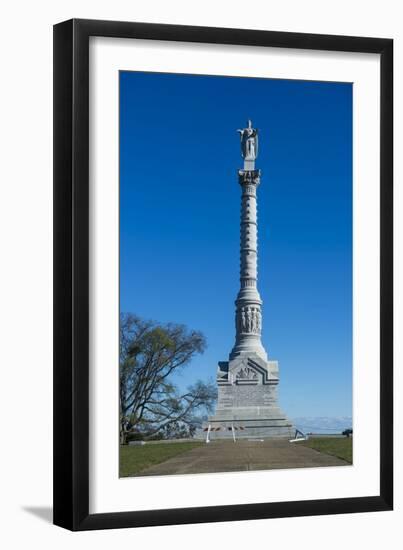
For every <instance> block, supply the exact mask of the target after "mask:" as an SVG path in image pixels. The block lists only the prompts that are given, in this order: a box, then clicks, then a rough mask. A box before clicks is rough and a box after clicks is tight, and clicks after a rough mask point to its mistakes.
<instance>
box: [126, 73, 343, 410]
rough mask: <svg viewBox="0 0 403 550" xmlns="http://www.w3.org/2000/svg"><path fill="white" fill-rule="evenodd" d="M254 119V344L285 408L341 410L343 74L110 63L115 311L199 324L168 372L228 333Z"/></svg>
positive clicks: (210, 372)
mask: <svg viewBox="0 0 403 550" xmlns="http://www.w3.org/2000/svg"><path fill="white" fill-rule="evenodd" d="M248 118H251V119H252V121H253V123H254V125H255V126H256V127H258V128H259V130H260V134H259V138H260V142H259V146H260V151H259V158H258V160H257V167H259V168H261V170H262V180H261V185H260V187H259V189H258V216H259V220H258V223H259V225H258V231H259V265H258V269H259V280H258V287H259V291H260V294H261V297H262V299H263V302H264V303H263V335H262V337H263V343H264V346H265V348H266V351H267V352H268V354H269V357H270V358H272V359H275V360H278V361H279V365H280V386H279V396H280V404H281V406H282V407H283V408H284V409H285V411H286V412H287V414H288V415H289V416H290V417H295V416H351V399H352V397H351V393H352V85H351V84H348V83H324V82H305V81H292V80H270V79H254V78H237V77H236V78H228V77H217V76H193V75H172V74H156V73H136V72H121V73H120V281H121V286H120V300H121V311H124V312H129V311H130V312H133V313H136V314H138V315H140V316H142V317H145V318H151V319H154V320H157V321H160V322H168V321H172V322H177V323H184V324H186V325H188V326H189V327H191V328H194V329H199V330H201V331H202V332H203V333H204V334H205V336H206V338H207V342H208V349H207V350H206V352H205V353H204V354H203V355H201V356H198V357H197V358H195V360H194V361H193V362H192V364H191V365H190V366H189V367H187V368H186V370H185V371H184V372H183V374H182V375H181V376H180V378H179V379H178V382H179V384H180V385H183V386H186V385H187V384H189V383H192V382H193V381H194V380H196V379H198V378H202V379H208V378H213V379H214V378H215V373H216V368H217V362H218V361H222V360H227V359H228V354H229V352H230V350H231V348H232V346H233V344H234V336H235V328H234V300H235V298H236V294H237V292H238V289H239V213H240V191H241V190H240V187H239V185H238V181H237V169H238V168H241V166H242V159H241V156H240V146H239V136H238V134H237V133H236V129H237V128H240V127H243V126H245V124H246V122H247V119H248Z"/></svg>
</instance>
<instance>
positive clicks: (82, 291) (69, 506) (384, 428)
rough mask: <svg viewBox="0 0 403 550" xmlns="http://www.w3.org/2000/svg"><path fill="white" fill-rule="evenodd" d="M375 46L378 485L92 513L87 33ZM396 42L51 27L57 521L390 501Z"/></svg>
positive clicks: (271, 513) (336, 507)
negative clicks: (294, 497)
mask: <svg viewBox="0 0 403 550" xmlns="http://www.w3.org/2000/svg"><path fill="white" fill-rule="evenodd" d="M91 36H102V37H118V38H137V39H147V40H169V41H181V42H198V43H213V44H233V45H243V46H248V45H249V46H263V47H278V48H297V49H309V50H327V51H343V52H364V53H377V54H380V57H381V69H380V70H381V75H380V85H381V90H380V93H381V105H380V107H381V117H380V118H381V121H380V141H381V147H380V195H381V196H380V210H381V211H380V215H381V224H380V232H381V234H380V239H381V241H380V242H381V257H380V281H381V285H380V343H381V346H380V421H381V430H380V491H379V494H378V495H373V496H366V497H355V498H341V499H327V500H308V501H293V502H278V503H256V504H240V505H229V506H211V507H198V508H180V509H177V508H176V509H165V510H151V511H132V512H116V513H105V514H90V513H89V206H90V205H89V179H88V176H89V158H88V156H89V38H90V37H91ZM392 166H393V40H391V39H385V38H361V37H349V36H327V35H314V34H300V33H290V32H270V31H257V30H243V29H224V28H208V27H191V26H178V25H160V24H148V23H126V22H115V21H96V20H80V19H73V20H69V21H65V22H63V23H59V24H57V25H55V26H54V523H55V524H56V525H59V526H61V527H65V528H67V529H71V530H74V531H77V530H90V529H106V528H120V527H140V526H152V525H169V524H184V523H203V522H217V521H234V520H248V519H260V518H277V517H293V516H306V515H323V514H341V513H343V514H344V513H353V512H371V511H381V510H391V509H392V507H393V362H392V360H393V356H392V350H393V167H392Z"/></svg>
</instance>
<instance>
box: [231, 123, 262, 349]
mask: <svg viewBox="0 0 403 550" xmlns="http://www.w3.org/2000/svg"><path fill="white" fill-rule="evenodd" d="M238 132H239V133H240V134H241V153H242V157H243V159H244V166H243V169H242V170H238V178H239V184H240V185H241V188H242V197H241V243H240V244H241V251H240V260H241V266H240V290H239V292H238V296H237V299H236V301H235V305H236V312H235V328H236V337H235V346H234V348H233V350H232V351H231V353H230V359H234V358H235V357H237V356H238V355H240V354H242V353H251V352H252V353H253V352H254V353H257V354H258V355H259V356H260V357H262V359H267V354H266V351H265V350H264V348H263V345H262V342H261V330H262V300H261V298H260V295H259V292H258V289H257V188H258V186H259V184H260V175H261V173H260V170H256V169H255V160H256V158H257V154H258V131H257V130H256V129H255V128H252V122H251V121H250V120H249V121H248V127H247V128H244V129H242V130H238Z"/></svg>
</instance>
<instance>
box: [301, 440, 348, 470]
mask: <svg viewBox="0 0 403 550" xmlns="http://www.w3.org/2000/svg"><path fill="white" fill-rule="evenodd" d="M297 445H306V446H307V447H311V449H316V450H317V451H319V452H321V453H326V454H328V455H333V456H337V457H338V458H342V459H343V460H345V461H346V462H349V463H350V464H352V462H353V438H352V437H312V438H310V439H308V440H307V441H304V442H301V443H298V444H297Z"/></svg>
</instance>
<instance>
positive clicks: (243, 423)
mask: <svg viewBox="0 0 403 550" xmlns="http://www.w3.org/2000/svg"><path fill="white" fill-rule="evenodd" d="M260 412H261V413H262V411H260ZM255 414H256V413H255ZM209 426H210V430H209ZM208 430H209V439H210V440H211V441H212V440H214V439H233V438H234V434H233V431H232V430H234V433H235V439H269V438H277V437H281V438H287V439H291V438H292V437H294V435H295V428H294V427H293V425H292V423H291V422H289V421H288V420H287V418H285V416H284V415H282V416H278V415H276V416H274V415H271V414H266V415H265V414H260V415H259V416H256V417H255V418H252V415H251V414H248V415H247V416H246V415H245V414H243V413H241V411H237V412H235V411H234V414H233V415H232V418H230V419H228V420H225V419H223V418H220V417H219V416H214V417H212V418H211V419H209V421H208V422H204V423H203V427H202V430H200V431H199V432H198V433H197V437H198V438H200V439H201V438H203V439H206V438H207V431H208Z"/></svg>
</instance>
